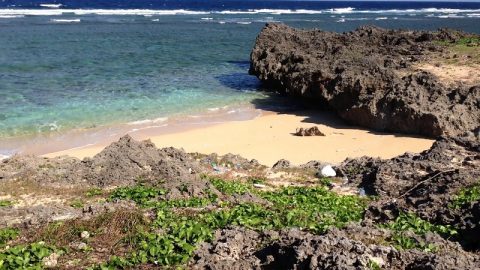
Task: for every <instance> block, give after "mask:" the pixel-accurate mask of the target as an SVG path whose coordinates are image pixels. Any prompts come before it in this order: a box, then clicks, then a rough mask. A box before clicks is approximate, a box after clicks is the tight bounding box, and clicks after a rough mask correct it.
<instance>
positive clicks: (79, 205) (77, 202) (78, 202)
mask: <svg viewBox="0 0 480 270" xmlns="http://www.w3.org/2000/svg"><path fill="white" fill-rule="evenodd" d="M84 205H85V204H84V202H83V201H82V200H81V199H75V200H73V201H72V202H71V203H70V206H71V207H73V208H83V206H84Z"/></svg>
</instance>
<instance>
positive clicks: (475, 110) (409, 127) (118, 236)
mask: <svg viewBox="0 0 480 270" xmlns="http://www.w3.org/2000/svg"><path fill="white" fill-rule="evenodd" d="M478 42H480V39H478V37H476V36H472V35H467V34H464V33H459V32H453V31H446V30H441V31H438V32H411V31H393V30H383V29H378V28H372V27H364V28H361V29H359V30H356V31H354V32H351V33H346V34H336V33H328V32H322V31H301V30H296V29H292V28H289V27H287V26H284V25H276V24H270V25H268V26H267V27H266V28H265V29H264V30H263V31H262V33H261V34H260V36H259V37H258V39H257V43H256V46H255V49H254V51H253V53H252V67H251V71H252V73H254V74H256V75H258V76H259V77H260V78H261V79H262V80H264V81H265V82H266V83H267V84H269V85H270V86H273V87H275V90H279V91H283V92H286V93H290V94H292V95H295V96H302V97H305V98H308V99H310V100H314V101H315V102H317V104H319V107H322V108H323V107H327V108H329V109H333V110H335V111H336V112H337V113H338V114H339V115H340V116H341V117H342V118H344V119H345V120H347V121H349V122H351V123H354V124H358V125H363V126H367V127H371V128H375V129H379V130H390V131H399V132H406V133H417V134H423V135H428V136H439V135H440V136H439V137H437V140H436V142H435V143H434V144H433V146H432V147H431V148H430V149H429V150H427V151H424V152H422V153H419V154H412V153H406V154H404V155H401V156H398V157H395V158H392V159H388V160H382V159H375V158H370V157H362V158H356V159H347V160H345V161H344V162H342V163H341V164H336V165H333V164H325V163H323V162H321V161H311V162H308V163H306V164H303V165H299V166H294V165H292V164H291V163H290V162H289V161H287V160H280V161H278V162H277V163H276V164H275V165H274V166H273V167H272V168H267V167H266V166H263V165H261V164H259V163H258V162H257V161H255V160H247V159H245V158H242V157H240V156H237V155H231V154H229V155H225V156H218V155H216V154H211V155H204V154H199V153H186V152H184V151H183V150H180V149H175V148H163V149H157V148H156V147H155V145H154V144H153V143H151V142H150V141H143V142H138V141H135V140H133V139H132V138H131V137H129V136H125V137H122V138H121V139H120V140H119V141H118V142H115V143H113V144H111V145H110V146H108V147H107V148H105V149H104V150H103V151H102V152H100V153H99V154H97V155H96V156H94V157H93V158H86V159H84V160H79V159H76V158H70V157H58V158H53V159H49V158H42V157H35V156H20V155H19V156H14V157H11V158H9V159H6V160H2V161H1V162H0V269H1V270H4V269H5V270H9V269H42V268H51V269H157V268H164V269H172V268H188V269H480V237H479V236H480V140H479V134H478V131H479V130H478V127H479V123H480V115H479V104H480V103H479V96H480V87H479V86H478V84H477V83H478V81H477V79H476V78H475V77H473V78H471V77H461V78H460V77H455V76H453V75H452V76H450V78H449V79H448V80H447V79H446V77H445V76H444V75H445V74H443V75H442V72H446V70H448V68H450V67H451V66H450V65H454V66H455V65H460V64H465V61H468V62H469V63H470V65H463V66H462V69H461V70H462V71H465V72H467V73H468V72H471V71H472V69H473V70H476V69H477V68H478V66H477V65H478V63H477V62H475V61H477V59H476V58H475V55H474V54H472V53H475V52H477V47H478ZM459 46H464V47H461V48H460V47H459ZM460 49H461V52H462V54H461V55H456V56H455V55H450V54H451V52H453V51H457V52H459V50H460ZM465 55H466V56H469V57H464V56H465ZM477 56H478V55H477ZM447 57H450V58H447ZM459 59H460V60H459ZM462 59H463V60H462ZM427 60H430V62H431V63H433V66H429V65H428V63H427V62H426V61H427ZM446 60H449V61H446ZM450 60H451V61H450ZM472 61H473V62H472ZM479 63H480V62H479ZM437 64H438V65H437ZM443 65H445V66H447V67H448V68H445V69H443V67H444V66H443ZM477 74H478V73H477ZM447 77H448V76H447ZM300 133H301V134H299V135H305V134H303V133H302V132H300ZM292 136H293V135H292Z"/></svg>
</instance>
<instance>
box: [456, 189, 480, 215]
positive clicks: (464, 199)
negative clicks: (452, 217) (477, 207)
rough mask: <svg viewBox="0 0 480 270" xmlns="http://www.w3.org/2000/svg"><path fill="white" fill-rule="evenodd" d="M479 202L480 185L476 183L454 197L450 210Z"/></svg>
mask: <svg viewBox="0 0 480 270" xmlns="http://www.w3.org/2000/svg"><path fill="white" fill-rule="evenodd" d="M479 200H480V183H477V184H475V185H473V186H471V187H469V188H465V189H462V190H460V192H459V193H458V195H456V196H455V197H454V198H453V200H452V202H451V203H450V207H451V208H455V209H458V208H461V207H462V206H464V205H466V204H468V203H471V202H475V201H479Z"/></svg>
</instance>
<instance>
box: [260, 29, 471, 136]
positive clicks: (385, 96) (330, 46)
mask: <svg viewBox="0 0 480 270" xmlns="http://www.w3.org/2000/svg"><path fill="white" fill-rule="evenodd" d="M479 55H480V37H479V36H478V35H473V34H466V33H462V32H458V31H453V30H439V31H436V32H424V31H405V30H386V29H381V28H377V27H370V26H366V27H361V28H359V29H357V30H355V31H352V32H348V33H343V34H342V33H333V32H326V31H320V30H299V29H294V28H291V27H288V26H286V25H283V24H268V25H267V26H266V27H265V28H264V29H263V30H262V32H261V33H260V35H259V36H258V38H257V40H256V43H255V47H254V49H253V51H252V54H251V67H250V73H251V74H254V75H256V76H258V78H260V79H261V80H262V81H263V82H264V83H265V84H266V85H267V86H269V87H271V88H272V89H274V90H275V91H279V92H284V93H287V94H289V95H292V96H297V97H302V98H305V99H308V100H310V101H311V102H312V103H314V104H315V105H316V107H317V108H323V109H332V110H334V111H336V112H337V113H338V115H339V116H340V117H341V118H343V119H345V120H346V121H347V122H349V123H351V124H355V125H359V126H363V127H367V128H372V129H375V130H380V131H392V132H401V133H409V134H420V135H425V136H430V137H436V136H439V135H450V136H455V135H459V134H462V133H464V132H466V131H470V132H476V133H477V134H478V132H479V127H480V77H479V75H478V74H480V58H479Z"/></svg>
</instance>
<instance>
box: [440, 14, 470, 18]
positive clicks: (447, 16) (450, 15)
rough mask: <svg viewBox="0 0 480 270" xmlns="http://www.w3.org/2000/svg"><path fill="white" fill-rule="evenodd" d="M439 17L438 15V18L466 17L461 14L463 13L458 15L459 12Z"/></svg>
mask: <svg viewBox="0 0 480 270" xmlns="http://www.w3.org/2000/svg"><path fill="white" fill-rule="evenodd" d="M437 17H438V18H441V19H450V18H465V16H461V15H458V14H448V15H440V16H437Z"/></svg>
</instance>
